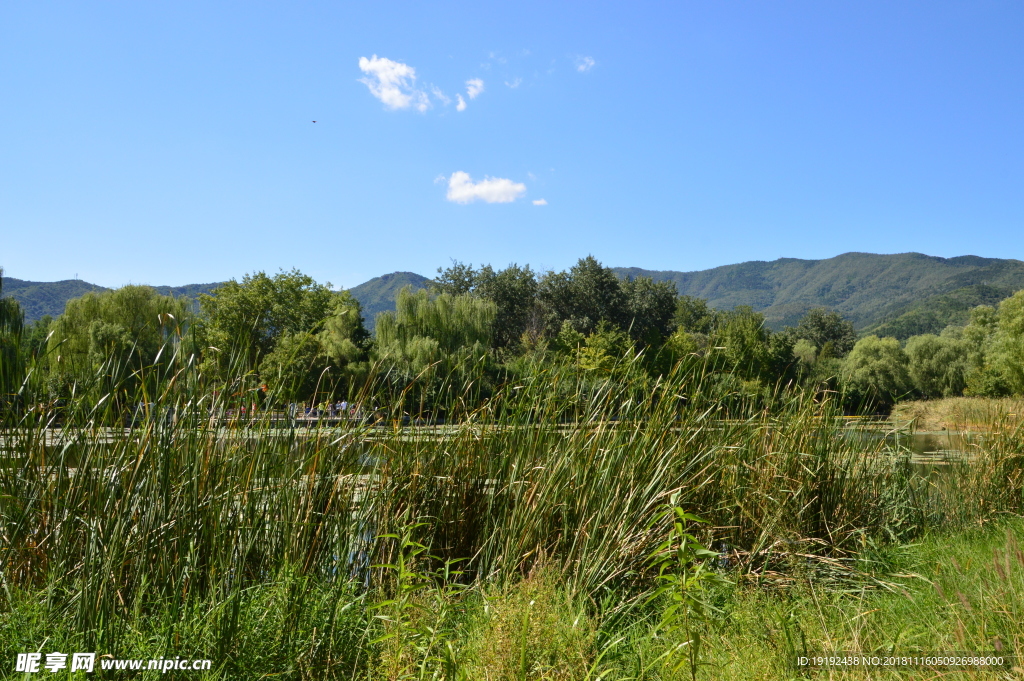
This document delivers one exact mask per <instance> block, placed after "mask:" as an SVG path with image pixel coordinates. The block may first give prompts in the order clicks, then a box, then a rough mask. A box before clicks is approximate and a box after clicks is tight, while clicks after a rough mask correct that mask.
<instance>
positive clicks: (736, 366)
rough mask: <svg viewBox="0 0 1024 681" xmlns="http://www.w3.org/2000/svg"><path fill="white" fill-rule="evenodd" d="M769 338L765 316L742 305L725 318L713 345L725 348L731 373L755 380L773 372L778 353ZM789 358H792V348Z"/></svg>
mask: <svg viewBox="0 0 1024 681" xmlns="http://www.w3.org/2000/svg"><path fill="white" fill-rule="evenodd" d="M769 336H770V333H769V331H768V328H767V327H766V326H765V323H764V315H762V314H761V313H760V312H754V310H753V308H751V307H750V306H749V305H739V306H737V307H736V308H735V309H734V310H732V311H731V312H729V313H727V314H726V315H725V316H724V321H723V322H722V323H721V326H720V328H719V329H718V331H717V333H716V334H715V336H714V340H713V343H714V345H715V346H716V347H720V348H723V352H724V356H725V358H726V361H727V366H728V368H729V370H731V371H732V372H734V373H736V374H737V375H738V376H740V377H741V378H744V379H747V380H753V379H759V378H762V377H767V376H768V375H769V374H770V373H771V372H772V368H773V363H774V362H773V359H774V353H773V348H772V346H771V344H770V342H769ZM789 355H790V357H791V356H792V347H790V352H789Z"/></svg>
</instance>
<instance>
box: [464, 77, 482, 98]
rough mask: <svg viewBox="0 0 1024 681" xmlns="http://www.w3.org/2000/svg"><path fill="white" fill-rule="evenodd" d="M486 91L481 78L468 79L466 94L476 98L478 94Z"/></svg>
mask: <svg viewBox="0 0 1024 681" xmlns="http://www.w3.org/2000/svg"><path fill="white" fill-rule="evenodd" d="M483 91H484V82H483V81H482V80H480V79H479V78H470V79H469V80H467V81H466V94H467V95H469V98H470V99H476V97H477V95H479V94H480V93H481V92H483Z"/></svg>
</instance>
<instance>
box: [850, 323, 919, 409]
mask: <svg viewBox="0 0 1024 681" xmlns="http://www.w3.org/2000/svg"><path fill="white" fill-rule="evenodd" d="M908 363H909V360H908V358H907V354H906V353H905V352H904V351H903V348H901V347H900V342H899V341H898V340H896V339H895V338H879V337H878V336H865V337H864V338H861V339H860V340H859V341H857V344H856V345H854V346H853V350H851V351H850V354H849V355H847V357H846V360H845V361H844V362H843V375H844V378H845V380H846V383H847V385H848V386H849V387H850V389H851V390H853V391H855V394H856V395H857V397H858V398H859V399H860V400H862V401H863V402H864V404H865V405H869V406H874V407H887V406H890V405H892V404H893V403H894V402H896V400H897V399H899V398H900V397H903V396H904V395H907V394H908V393H909V392H910V391H911V389H912V387H913V385H912V383H911V379H910V373H909V371H908Z"/></svg>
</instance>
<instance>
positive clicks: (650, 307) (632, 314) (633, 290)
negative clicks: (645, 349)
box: [621, 277, 676, 346]
mask: <svg viewBox="0 0 1024 681" xmlns="http://www.w3.org/2000/svg"><path fill="white" fill-rule="evenodd" d="M621 287H622V292H623V295H624V296H625V299H626V317H627V319H628V322H627V328H628V330H629V335H630V336H632V337H633V340H636V341H640V342H642V343H643V344H644V345H647V346H653V345H658V344H660V343H661V342H662V341H663V340H664V339H665V338H666V337H667V336H669V335H670V334H671V333H672V318H673V316H674V315H675V312H676V285H675V282H672V281H660V282H655V281H654V280H653V279H650V278H648V277H637V278H636V279H626V280H625V281H623V282H622V283H621Z"/></svg>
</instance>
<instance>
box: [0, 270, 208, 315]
mask: <svg viewBox="0 0 1024 681" xmlns="http://www.w3.org/2000/svg"><path fill="white" fill-rule="evenodd" d="M218 286H220V283H214V284H187V285H185V286H154V287H153V288H155V289H156V290H157V292H158V293H160V294H162V295H165V296H169V295H173V296H184V297H186V298H192V299H196V298H198V297H199V294H200V293H209V292H210V291H212V290H213V289H215V288H217V287H218ZM3 289H4V295H5V296H10V297H11V298H14V299H15V300H17V301H18V302H19V303H20V304H21V307H22V309H23V310H25V321H26V322H34V321H35V320H37V319H39V318H40V317H43V316H45V315H50V316H51V317H56V316H57V315H59V314H62V313H63V312H64V305H65V304H66V303H67V302H68V301H69V300H71V299H72V298H80V297H82V296H84V295H85V294H86V293H88V292H89V291H107V290H109V289H107V288H105V287H103V286H98V285H96V284H90V283H89V282H87V281H82V280H81V279H65V280H64V281H23V280H21V279H12V278H11V277H4V286H3Z"/></svg>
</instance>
